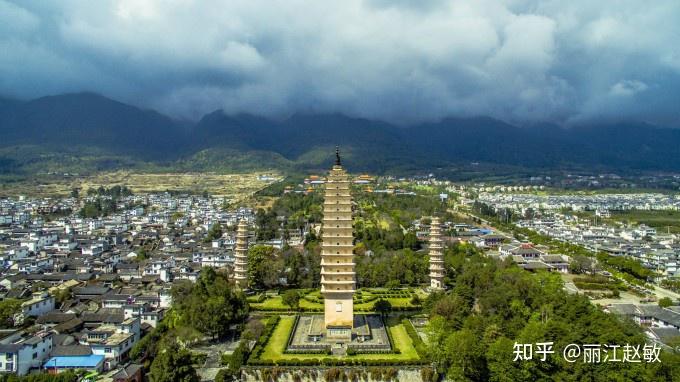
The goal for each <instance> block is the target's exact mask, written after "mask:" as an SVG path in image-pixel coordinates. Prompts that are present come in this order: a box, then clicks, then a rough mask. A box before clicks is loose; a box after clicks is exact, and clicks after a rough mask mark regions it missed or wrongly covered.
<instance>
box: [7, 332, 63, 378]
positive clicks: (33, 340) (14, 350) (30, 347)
mask: <svg viewBox="0 0 680 382" xmlns="http://www.w3.org/2000/svg"><path fill="white" fill-rule="evenodd" d="M51 351H52V333H49V332H38V333H36V334H34V335H30V334H27V333H25V332H23V331H16V332H14V333H12V334H11V335H9V336H7V337H5V338H3V339H2V340H0V372H6V373H16V374H18V375H26V374H28V372H29V370H31V369H32V368H40V366H41V365H42V364H43V362H45V360H46V359H47V358H48V357H49V355H50V352H51Z"/></svg>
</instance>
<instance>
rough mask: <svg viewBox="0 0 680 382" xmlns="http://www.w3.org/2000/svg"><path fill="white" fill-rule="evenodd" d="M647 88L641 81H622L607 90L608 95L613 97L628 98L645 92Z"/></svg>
mask: <svg viewBox="0 0 680 382" xmlns="http://www.w3.org/2000/svg"><path fill="white" fill-rule="evenodd" d="M647 88H648V86H647V84H645V83H644V82H642V81H637V80H623V81H619V82H617V83H616V84H614V85H613V86H612V87H611V89H610V90H609V94H611V95H613V96H617V97H619V96H622V97H629V96H632V95H635V94H637V93H640V92H643V91H645V90H647Z"/></svg>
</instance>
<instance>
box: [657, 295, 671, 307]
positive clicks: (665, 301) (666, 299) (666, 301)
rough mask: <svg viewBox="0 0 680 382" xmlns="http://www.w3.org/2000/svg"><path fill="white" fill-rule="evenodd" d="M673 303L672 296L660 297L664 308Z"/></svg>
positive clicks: (660, 303) (661, 305) (660, 304)
mask: <svg viewBox="0 0 680 382" xmlns="http://www.w3.org/2000/svg"><path fill="white" fill-rule="evenodd" d="M671 305H673V300H671V298H670V297H663V298H660V299H659V306H660V307H662V308H668V307H669V306H671Z"/></svg>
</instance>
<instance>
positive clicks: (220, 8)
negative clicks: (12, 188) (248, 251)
mask: <svg viewBox="0 0 680 382" xmlns="http://www.w3.org/2000/svg"><path fill="white" fill-rule="evenodd" d="M678 17H680V3H678V2H677V1H675V0H659V1H656V2H654V3H646V4H645V3H641V2H638V1H632V0H631V1H623V2H620V3H617V5H616V6H612V5H611V4H609V3H607V2H592V1H587V0H574V1H569V2H564V1H558V0H550V1H538V0H513V1H496V0H467V1H464V0H457V1H453V0H448V1H447V0H437V1H432V2H422V1H408V0H404V1H398V2H393V1H382V0H372V1H368V0H364V1H362V0H335V1H333V0H329V1H323V2H320V1H303V0H289V1H283V0H280V1H271V0H234V1H228V2H224V1H218V0H201V1H199V0H169V1H160V0H134V1H132V0H119V1H116V0H102V1H97V2H92V1H87V0H51V1H48V0H44V1H35V2H18V1H16V2H6V1H2V0H0V46H2V47H5V50H4V52H8V54H3V55H0V71H2V72H1V73H0V94H4V95H9V96H17V97H24V98H28V97H36V96H41V95H44V94H48V93H59V92H65V91H74V90H89V91H95V92H100V93H102V94H104V95H107V96H111V97H114V98H117V99H121V100H123V101H127V102H131V103H135V104H140V105H142V106H149V107H157V108H159V109H160V110H161V111H163V112H167V113H171V114H174V115H177V116H181V117H190V118H198V117H200V115H201V114H202V113H205V112H207V111H211V110H214V109H215V108H218V107H222V108H224V109H225V110H226V111H227V112H252V113H259V114H267V115H286V114H290V113H293V112H296V111H319V112H326V111H329V112H336V111H337V112H343V113H347V114H351V115H357V116H363V117H369V118H380V119H388V120H391V121H396V122H412V121H418V120H425V119H430V120H432V119H438V118H442V117H445V116H449V115H461V116H469V115H490V116H493V117H497V118H502V119H506V120H510V121H517V122H524V121H538V120H550V121H555V122H568V121H583V120H588V119H593V118H595V119H597V118H615V117H617V116H619V115H625V116H626V117H627V118H640V119H645V120H647V121H653V120H654V119H655V117H656V116H663V118H661V119H660V122H663V120H675V121H677V120H678V114H680V111H678V110H677V108H675V107H673V106H672V102H659V99H654V97H670V96H674V97H676V98H677V96H678V93H679V92H680V90H678V89H679V88H678V86H677V84H678V82H680V64H678V63H679V62H680V59H678V57H680V45H678V44H677V36H678V35H680V24H678V23H677V22H676V20H677V19H678ZM8 76H11V78H8ZM648 84H655V85H654V87H653V89H651V88H649V85H648ZM642 91H644V92H645V95H646V96H645V98H644V99H639V100H636V102H635V103H634V104H631V103H626V102H623V101H622V98H626V97H628V98H630V97H631V96H633V95H635V94H636V93H639V92H642ZM622 109H625V113H624V114H621V111H622Z"/></svg>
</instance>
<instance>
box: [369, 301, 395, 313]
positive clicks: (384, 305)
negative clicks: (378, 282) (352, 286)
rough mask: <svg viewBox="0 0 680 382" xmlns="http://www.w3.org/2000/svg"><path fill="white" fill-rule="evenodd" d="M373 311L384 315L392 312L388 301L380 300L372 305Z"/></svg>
mask: <svg viewBox="0 0 680 382" xmlns="http://www.w3.org/2000/svg"><path fill="white" fill-rule="evenodd" d="M373 309H374V310H375V311H376V312H378V313H380V314H382V315H385V314H387V313H389V312H390V311H391V310H392V304H390V302H389V301H388V300H385V299H382V298H381V299H379V300H378V301H376V302H375V303H374V304H373Z"/></svg>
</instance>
